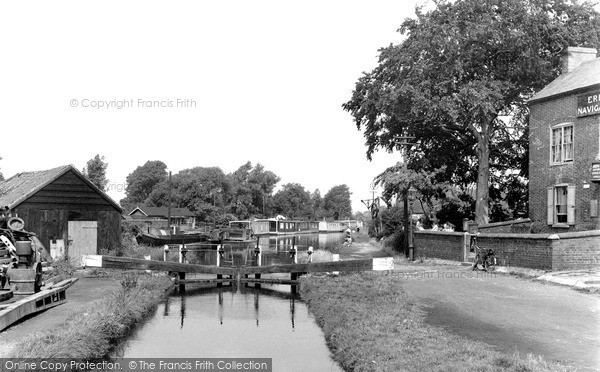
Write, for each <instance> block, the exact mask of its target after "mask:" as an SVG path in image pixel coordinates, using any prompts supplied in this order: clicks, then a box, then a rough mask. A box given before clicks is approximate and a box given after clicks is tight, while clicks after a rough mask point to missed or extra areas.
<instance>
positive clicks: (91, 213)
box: [0, 165, 123, 264]
mask: <svg viewBox="0 0 600 372" xmlns="http://www.w3.org/2000/svg"><path fill="white" fill-rule="evenodd" d="M0 210H4V212H3V213H5V214H6V213H7V214H8V215H9V216H12V217H19V218H21V219H22V220H23V222H24V223H25V227H24V229H25V230H27V231H30V232H33V233H35V234H37V236H38V237H39V238H40V240H41V242H42V243H43V244H44V245H45V246H46V248H47V249H49V248H51V249H52V250H53V252H55V253H56V254H57V255H58V256H60V255H61V254H62V255H64V256H66V257H68V258H69V260H70V261H71V262H73V263H74V264H78V263H79V260H80V258H81V255H84V254H98V253H100V252H102V251H104V252H106V251H108V250H113V249H117V248H119V247H120V244H121V214H122V213H123V210H122V209H121V207H120V206H119V205H118V204H117V203H116V202H114V201H113V200H112V199H111V198H110V197H109V196H108V195H107V194H106V193H104V192H103V191H102V190H100V189H99V188H98V187H96V185H94V184H93V183H92V182H91V181H90V180H88V179H87V178H86V177H85V176H84V175H83V174H82V173H81V172H79V171H78V170H77V169H76V168H75V167H74V166H72V165H65V166H61V167H57V168H53V169H49V170H44V171H36V172H23V173H18V174H16V175H14V176H12V177H11V178H9V179H7V180H5V181H2V182H0Z"/></svg>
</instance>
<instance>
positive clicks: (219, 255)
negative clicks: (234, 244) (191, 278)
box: [217, 241, 225, 288]
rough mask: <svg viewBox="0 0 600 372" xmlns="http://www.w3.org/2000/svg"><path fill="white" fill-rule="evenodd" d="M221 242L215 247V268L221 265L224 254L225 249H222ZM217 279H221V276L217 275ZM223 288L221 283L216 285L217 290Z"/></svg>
mask: <svg viewBox="0 0 600 372" xmlns="http://www.w3.org/2000/svg"><path fill="white" fill-rule="evenodd" d="M222 243H223V242H222V241H221V244H219V245H218V246H217V267H220V266H221V265H222V264H223V255H224V254H225V248H223V244H222ZM217 279H223V275H221V274H217ZM222 286H223V283H217V288H220V287H222Z"/></svg>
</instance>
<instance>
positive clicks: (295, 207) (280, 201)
mask: <svg viewBox="0 0 600 372" xmlns="http://www.w3.org/2000/svg"><path fill="white" fill-rule="evenodd" d="M273 202H274V208H275V213H277V214H282V215H284V216H286V217H290V218H298V219H304V218H309V217H310V215H311V210H310V193H309V192H308V191H306V190H305V189H304V187H303V186H302V185H300V184H299V183H287V184H285V185H283V186H282V188H281V190H279V191H278V192H277V193H276V194H275V195H274V196H273Z"/></svg>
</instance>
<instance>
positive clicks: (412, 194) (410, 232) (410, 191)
mask: <svg viewBox="0 0 600 372" xmlns="http://www.w3.org/2000/svg"><path fill="white" fill-rule="evenodd" d="M416 194H417V190H415V189H414V188H413V187H412V186H411V187H410V188H409V189H408V259H409V260H411V261H414V259H415V257H414V253H415V252H414V248H415V247H414V243H413V241H414V236H413V223H412V214H413V213H412V212H413V210H412V204H413V201H414V200H415V196H416Z"/></svg>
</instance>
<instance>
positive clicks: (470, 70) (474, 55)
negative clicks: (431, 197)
mask: <svg viewBox="0 0 600 372" xmlns="http://www.w3.org/2000/svg"><path fill="white" fill-rule="evenodd" d="M435 5H436V8H435V9H434V10H431V11H429V12H423V11H421V10H420V9H417V12H416V18H415V19H407V20H405V21H404V22H403V23H402V26H401V28H400V30H399V31H400V32H401V33H402V34H403V35H405V39H404V41H403V42H402V43H400V44H398V45H390V46H388V47H386V48H383V49H381V50H380V57H379V65H378V66H377V67H376V68H375V69H374V70H373V71H371V72H369V73H365V74H364V76H362V77H361V78H360V79H359V80H358V82H357V83H356V87H355V90H354V92H353V95H352V98H351V100H350V101H348V102H347V103H345V104H344V105H343V107H344V109H345V110H347V111H349V112H350V113H351V114H352V115H353V117H354V120H355V122H356V125H357V127H358V129H359V130H361V129H364V135H365V138H366V146H367V157H368V158H369V159H371V155H372V154H373V152H374V151H376V149H378V148H383V149H386V150H388V151H393V150H397V149H400V148H402V149H405V150H408V151H406V152H405V153H404V158H405V160H406V161H407V163H408V164H409V167H411V168H413V169H426V170H430V171H433V170H435V169H439V168H440V167H441V166H446V168H445V169H446V173H445V174H444V179H445V180H446V181H452V182H455V183H463V184H468V183H469V182H472V181H475V182H476V185H477V188H476V210H475V213H476V219H477V221H478V222H479V223H487V222H488V217H489V184H490V174H491V173H497V172H500V173H502V172H506V171H509V169H508V167H507V166H506V165H504V164H503V163H502V162H501V161H497V160H499V159H500V155H501V154H496V152H495V150H496V148H495V147H494V145H496V144H498V143H501V142H502V141H506V140H507V139H508V141H509V143H510V141H516V140H518V139H519V138H522V134H523V132H524V128H525V127H526V124H527V123H526V121H525V120H524V118H526V110H527V108H526V102H527V99H528V98H529V97H531V96H532V94H534V93H535V92H536V91H539V90H540V89H541V88H543V87H544V86H545V85H547V84H548V83H549V82H550V81H552V80H553V79H554V78H556V77H557V76H558V74H559V72H560V61H559V59H560V55H561V52H562V51H563V50H564V49H565V48H566V47H567V46H594V47H598V46H599V44H600V43H599V40H600V19H599V17H598V13H597V12H596V11H595V10H594V8H593V5H592V4H591V3H589V2H585V3H578V2H576V1H571V0H555V1H552V2H550V1H547V0H455V1H454V0H453V1H450V0H436V1H435ZM507 118H510V120H509V119H507ZM403 137H414V139H409V140H408V141H407V140H406V138H403ZM407 142H409V143H414V145H411V144H406V143H407ZM495 166H497V168H494V167H495ZM490 167H492V170H491V169H490ZM474 170H476V171H474Z"/></svg>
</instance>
